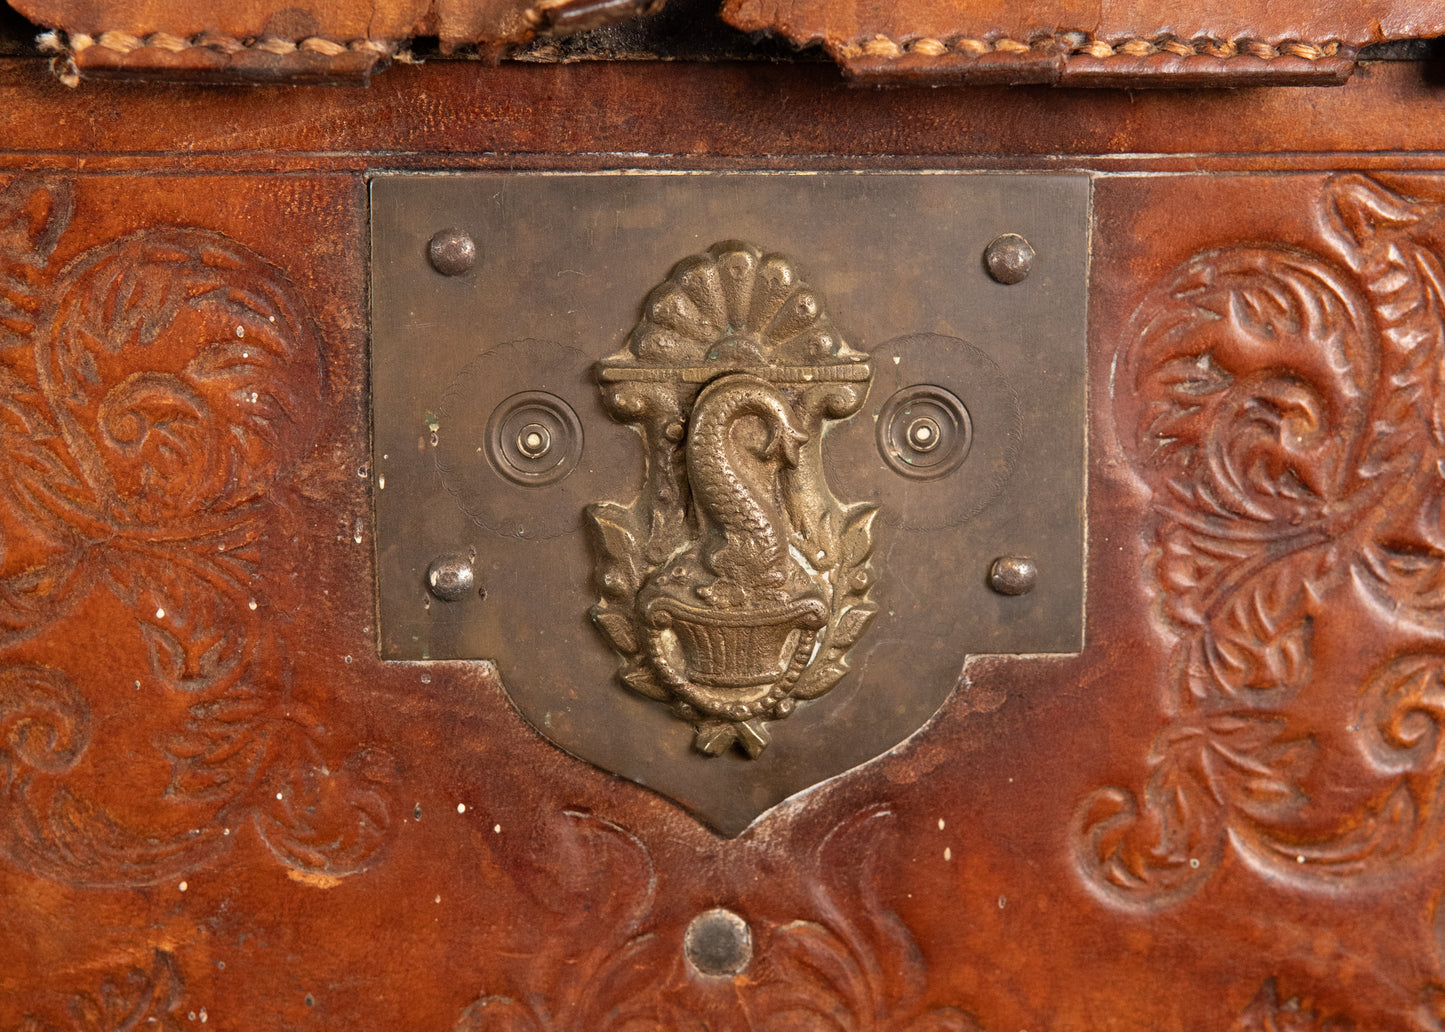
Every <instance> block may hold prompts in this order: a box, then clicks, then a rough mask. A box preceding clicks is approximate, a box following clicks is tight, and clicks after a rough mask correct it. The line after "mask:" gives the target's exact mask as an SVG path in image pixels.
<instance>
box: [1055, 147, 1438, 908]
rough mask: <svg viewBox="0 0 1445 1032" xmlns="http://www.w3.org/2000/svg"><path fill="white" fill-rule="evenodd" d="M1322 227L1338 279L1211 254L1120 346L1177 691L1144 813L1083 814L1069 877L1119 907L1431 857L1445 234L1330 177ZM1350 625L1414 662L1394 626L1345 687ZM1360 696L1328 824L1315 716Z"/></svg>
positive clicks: (1090, 805) (1310, 265) (1093, 800)
mask: <svg viewBox="0 0 1445 1032" xmlns="http://www.w3.org/2000/svg"><path fill="white" fill-rule="evenodd" d="M1324 217H1325V220H1326V221H1327V222H1328V224H1329V226H1330V231H1331V233H1332V234H1333V239H1334V242H1335V243H1336V244H1337V245H1338V247H1339V249H1340V252H1341V255H1342V258H1343V263H1342V264H1340V265H1337V264H1335V263H1333V262H1331V261H1329V260H1328V259H1326V258H1324V257H1322V256H1318V255H1313V254H1310V253H1307V252H1305V251H1302V250H1298V249H1295V248H1285V247H1271V246H1252V247H1237V248H1230V249H1224V250H1214V251H1205V252H1201V253H1200V254H1198V255H1196V256H1195V257H1194V258H1192V259H1190V260H1189V261H1187V262H1185V263H1184V265H1182V266H1181V267H1180V268H1179V269H1177V270H1176V271H1175V272H1174V273H1173V274H1172V275H1171V276H1170V277H1168V278H1167V279H1166V280H1164V281H1163V282H1161V283H1160V284H1159V285H1158V286H1157V287H1156V288H1155V289H1154V290H1153V291H1152V292H1151V293H1150V294H1149V296H1148V297H1147V298H1146V299H1145V301H1144V302H1143V303H1142V304H1141V305H1140V307H1139V309H1138V311H1137V312H1136V314H1135V316H1134V319H1133V321H1132V322H1131V323H1130V326H1129V329H1128V331H1127V337H1126V342H1125V345H1124V351H1123V354H1122V356H1121V358H1120V360H1119V362H1118V365H1117V369H1118V372H1119V376H1120V382H1121V383H1122V384H1127V385H1128V389H1127V390H1123V391H1121V392H1120V393H1119V394H1118V395H1117V396H1116V416H1117V418H1118V421H1119V425H1120V435H1119V439H1120V440H1121V441H1122V442H1123V443H1124V446H1125V449H1126V451H1127V452H1128V457H1129V460H1130V462H1131V463H1132V464H1133V466H1134V468H1135V469H1136V470H1137V471H1138V472H1139V473H1140V475H1141V476H1142V477H1143V478H1144V480H1145V481H1146V482H1147V483H1148V484H1149V486H1150V487H1151V489H1152V491H1153V505H1154V512H1153V517H1152V531H1153V534H1154V539H1155V546H1156V547H1155V552H1154V563H1153V565H1152V570H1151V572H1152V577H1153V582H1152V588H1153V590H1154V591H1155V592H1156V593H1157V594H1158V595H1159V596H1160V598H1161V601H1162V607H1161V611H1162V613H1163V614H1164V615H1165V617H1166V618H1167V620H1168V626H1167V631H1168V633H1169V634H1170V635H1172V636H1173V637H1174V639H1175V642H1176V644H1175V669H1176V671H1177V682H1176V685H1175V687H1174V689H1173V690H1172V691H1171V692H1170V693H1169V694H1168V695H1167V696H1166V699H1165V708H1166V710H1167V712H1168V713H1169V714H1170V720H1171V723H1170V725H1169V726H1168V727H1167V728H1166V729H1165V730H1163V731H1161V732H1160V734H1159V735H1158V737H1157V738H1156V740H1155V743H1154V747H1153V749H1152V750H1151V752H1150V755H1149V758H1148V760H1149V766H1150V773H1149V776H1148V780H1147V783H1146V785H1145V787H1144V789H1143V792H1142V794H1141V795H1140V796H1137V797H1136V796H1135V794H1134V793H1132V792H1130V791H1128V790H1126V789H1122V788H1106V789H1101V790H1099V791H1097V792H1095V793H1093V794H1091V795H1090V796H1089V797H1088V798H1087V799H1086V800H1084V801H1083V802H1082V803H1081V805H1080V808H1079V810H1078V812H1077V816H1076V820H1075V825H1074V830H1073V840H1074V844H1075V850H1076V854H1075V855H1076V857H1077V858H1078V862H1079V866H1080V870H1081V871H1082V872H1083V874H1084V875H1085V879H1086V883H1087V884H1089V885H1091V886H1093V887H1094V888H1095V889H1096V890H1098V891H1099V892H1100V893H1101V894H1103V895H1104V896H1105V897H1106V898H1108V899H1110V900H1111V901H1113V902H1116V903H1121V904H1124V905H1132V906H1159V905H1165V904H1168V903H1172V902H1175V901H1177V900H1179V899H1181V898H1183V897H1185V896H1187V895H1189V894H1190V893H1192V892H1194V891H1197V890H1198V888H1199V887H1200V886H1201V885H1202V884H1203V883H1204V882H1205V881H1206V880H1207V879H1208V877H1209V875H1210V873H1211V870H1212V869H1213V868H1214V867H1215V866H1216V865H1217V863H1218V861H1219V859H1220V858H1221V857H1222V855H1223V851H1224V849H1225V848H1226V844H1229V845H1232V846H1233V847H1234V848H1235V849H1236V850H1237V851H1238V852H1239V853H1240V854H1241V855H1242V856H1244V857H1245V858H1247V859H1248V860H1249V861H1250V862H1251V863H1252V864H1255V865H1259V866H1261V867H1263V868H1265V869H1267V870H1269V871H1271V872H1272V873H1273V874H1275V875H1276V876H1281V877H1285V878H1288V879H1291V880H1295V881H1300V880H1303V881H1305V882H1312V883H1322V882H1323V883H1332V884H1341V883H1345V882H1351V881H1361V880H1365V881H1369V882H1378V881H1380V880H1382V879H1386V880H1387V879H1390V878H1393V877H1397V876H1399V875H1401V874H1402V873H1404V872H1406V871H1408V870H1410V869H1412V868H1414V867H1417V866H1418V865H1419V864H1421V863H1423V862H1425V861H1427V860H1429V859H1430V858H1432V857H1435V856H1438V854H1439V851H1440V849H1441V846H1442V844H1445V820H1442V811H1441V808H1440V801H1441V800H1440V795H1441V791H1442V781H1441V778H1442V774H1445V771H1442V769H1441V759H1440V756H1439V753H1440V749H1439V747H1438V738H1439V733H1440V720H1441V716H1442V711H1441V709H1440V705H1441V698H1442V694H1445V693H1442V691H1441V689H1440V687H1439V686H1440V683H1441V682H1440V660H1439V658H1438V656H1437V655H1436V652H1437V651H1439V652H1445V623H1442V621H1441V586H1442V584H1445V528H1442V526H1441V502H1442V491H1441V486H1440V481H1439V477H1438V475H1437V474H1436V469H1437V467H1438V464H1439V463H1440V461H1441V460H1442V459H1445V433H1442V421H1441V415H1440V413H1441V406H1442V404H1445V401H1442V396H1445V391H1442V383H1445V378H1442V375H1441V370H1442V362H1445V262H1442V259H1441V257H1440V255H1441V253H1442V250H1445V219H1442V206H1441V205H1439V204H1438V203H1435V202H1427V201H1423V200H1420V199H1418V198H1414V197H1410V196H1407V195H1406V194H1404V193H1401V192H1399V191H1397V190H1394V189H1392V188H1390V187H1388V186H1385V185H1384V184H1382V183H1380V182H1378V181H1376V180H1373V179H1369V178H1367V177H1364V176H1356V175H1349V176H1340V177H1336V178H1335V179H1334V180H1333V181H1332V182H1331V185H1330V188H1329V190H1328V191H1327V196H1326V199H1325V204H1324ZM1346 610H1348V611H1350V612H1357V613H1359V614H1361V617H1360V618H1361V619H1369V618H1371V617H1370V616H1369V615H1368V614H1371V613H1380V614H1381V617H1380V618H1381V619H1388V620H1389V621H1390V622H1391V625H1392V626H1398V625H1399V623H1400V621H1401V620H1404V621H1406V623H1407V626H1409V627H1411V628H1413V629H1412V630H1411V631H1410V635H1409V636H1408V637H1407V639H1406V643H1405V644H1403V645H1395V644H1392V638H1391V633H1390V631H1389V630H1388V629H1382V631H1381V633H1380V635H1379V636H1378V638H1377V639H1376V640H1378V641H1379V642H1380V643H1381V644H1380V646H1379V647H1380V649H1381V654H1380V656H1379V658H1378V660H1377V661H1376V663H1375V666H1374V669H1373V671H1372V672H1370V673H1368V674H1366V675H1364V676H1363V677H1362V678H1361V680H1359V681H1358V682H1357V683H1353V684H1343V685H1337V684H1334V683H1333V682H1332V681H1331V673H1332V671H1331V670H1329V669H1327V668H1326V667H1325V666H1322V665H1321V664H1320V663H1319V662H1318V660H1317V657H1318V655H1319V653H1320V651H1321V649H1322V648H1323V647H1324V643H1325V642H1327V640H1328V637H1327V636H1326V637H1321V635H1323V634H1325V632H1323V631H1322V630H1321V627H1322V626H1324V625H1327V624H1328V623H1329V621H1331V620H1336V621H1338V620H1340V619H1342V618H1341V617H1340V616H1339V614H1340V613H1341V612H1343V611H1346ZM1387 613H1388V614H1390V615H1389V616H1388V617H1387V616H1385V615H1384V614H1387ZM1336 626H1338V625H1336ZM1334 633H1336V634H1338V633H1340V632H1339V631H1338V630H1336V631H1335V632H1334ZM1356 633H1358V632H1356ZM1392 649H1393V651H1391V650H1392ZM1351 698H1352V699H1354V700H1355V702H1354V706H1353V707H1351V711H1348V712H1345V713H1342V714H1341V717H1342V718H1343V719H1341V723H1342V724H1346V723H1347V727H1346V728H1345V732H1344V734H1345V736H1346V737H1347V738H1349V739H1351V740H1352V741H1353V742H1354V743H1355V746H1356V750H1357V752H1358V755H1359V756H1360V757H1361V759H1362V760H1363V766H1362V768H1361V769H1360V772H1359V774H1358V775H1356V776H1355V777H1354V778H1353V779H1352V781H1351V788H1350V794H1351V795H1352V798H1353V804H1352V805H1351V806H1349V807H1348V808H1347V809H1345V810H1343V811H1341V810H1340V809H1338V806H1337V805H1336V808H1334V809H1330V810H1328V811H1322V810H1321V807H1320V806H1319V805H1318V804H1317V802H1316V799H1315V795H1316V793H1315V791H1314V790H1313V789H1311V788H1310V787H1309V786H1310V785H1311V779H1312V778H1314V777H1315V776H1316V775H1315V771H1316V770H1317V769H1319V768H1320V767H1321V765H1322V764H1323V763H1325V762H1326V761H1328V762H1331V763H1339V762H1344V755H1342V754H1341V753H1339V751H1338V750H1339V746H1338V745H1336V744H1335V742H1336V739H1335V738H1333V737H1332V738H1330V748H1331V751H1330V752H1328V753H1326V752H1325V751H1324V747H1325V744H1326V739H1325V738H1324V737H1322V736H1324V735H1325V734H1326V732H1325V731H1323V730H1322V729H1321V728H1320V727H1319V726H1318V724H1319V722H1320V721H1322V720H1324V719H1325V718H1323V717H1320V718H1316V717H1314V716H1312V711H1313V710H1318V709H1320V708H1321V707H1333V706H1338V705H1339V704H1340V703H1342V702H1345V701H1347V700H1349V699H1351ZM1328 734H1329V735H1331V736H1335V735H1337V734H1338V732H1334V731H1330V732H1328Z"/></svg>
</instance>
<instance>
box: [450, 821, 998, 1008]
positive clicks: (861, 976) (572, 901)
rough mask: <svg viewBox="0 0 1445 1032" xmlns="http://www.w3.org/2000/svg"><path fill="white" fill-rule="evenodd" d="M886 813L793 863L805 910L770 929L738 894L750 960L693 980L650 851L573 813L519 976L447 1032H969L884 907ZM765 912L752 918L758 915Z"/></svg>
mask: <svg viewBox="0 0 1445 1032" xmlns="http://www.w3.org/2000/svg"><path fill="white" fill-rule="evenodd" d="M892 820H893V814H892V813H891V811H889V810H888V809H886V808H885V807H883V806H872V807H868V808H865V809H863V810H860V811H858V812H857V813H855V814H853V815H852V816H850V817H849V818H847V819H845V820H844V821H842V822H841V823H839V824H838V825H837V826H836V827H834V828H833V829H831V830H830V831H829V832H828V833H827V834H826V835H825V836H824V837H823V839H822V841H821V842H819V843H818V844H817V845H816V846H815V847H814V848H813V849H812V850H811V851H810V852H809V853H806V854H803V855H802V856H800V858H799V861H798V874H799V884H800V885H803V886H806V889H807V893H806V898H807V905H808V909H807V911H805V912H803V913H801V914H799V913H789V914H786V915H768V916H764V915H763V914H762V913H761V912H755V911H754V907H753V906H751V905H749V901H748V900H747V898H746V895H747V894H746V891H745V890H742V889H740V888H737V887H732V886H729V887H728V888H727V889H726V890H724V889H723V888H722V887H719V891H722V892H724V893H725V894H726V895H740V896H742V897H743V898H741V899H739V901H738V903H739V904H740V905H739V910H741V911H742V913H743V914H744V915H746V918H747V922H748V923H749V924H750V925H751V927H752V934H753V935H754V936H757V937H758V946H757V948H756V950H755V951H754V952H753V954H752V960H751V964H750V966H747V967H746V968H745V969H743V970H741V971H740V972H739V973H738V975H737V977H734V978H728V977H726V976H717V975H708V976H703V977H702V978H701V979H700V978H699V975H698V973H697V972H695V971H692V970H691V969H690V968H689V962H688V961H686V960H685V959H684V953H685V951H684V946H683V943H684V935H683V932H682V929H679V928H673V927H670V926H668V925H667V924H665V923H662V922H661V921H659V919H658V917H657V915H656V914H655V913H654V909H655V906H656V903H657V900H658V897H659V886H658V874H657V871H656V869H655V867H654V865H653V863H652V859H651V855H650V853H649V851H648V849H647V847H646V846H645V845H644V844H643V843H642V842H641V841H640V840H639V839H638V838H637V837H636V836H634V835H633V834H632V833H630V832H629V831H627V830H626V829H624V828H622V827H620V826H618V825H616V824H613V823H612V822H610V821H607V820H604V819H602V818H599V817H597V816H595V815H592V814H589V813H585V812H581V811H567V812H565V813H564V814H563V815H562V820H561V821H560V822H555V821H554V822H552V823H551V824H549V825H548V827H547V828H546V830H545V832H544V834H543V836H542V837H541V838H540V840H539V842H538V846H537V860H536V861H535V862H534V863H532V864H522V865H518V864H513V865H512V872H513V876H514V878H515V879H516V880H517V883H518V888H519V889H520V890H521V891H522V892H523V893H524V894H525V895H526V896H528V897H529V898H530V899H532V900H533V901H534V902H536V903H537V904H538V907H539V909H540V910H541V911H542V912H543V913H544V914H547V915H549V916H548V919H547V920H546V921H544V922H541V923H539V925H538V926H536V927H534V928H533V932H534V934H535V935H537V936H538V938H539V941H546V942H549V943H552V944H556V943H559V942H563V943H570V944H573V948H572V949H571V950H569V951H562V955H560V956H559V955H557V954H558V951H556V950H555V949H550V950H539V951H538V952H537V953H536V954H533V953H531V952H529V951H528V952H525V953H524V955H525V956H526V957H527V958H528V963H527V965H526V967H525V969H524V970H521V971H519V972H518V975H517V977H515V978H513V979H511V980H508V981H505V982H503V983H502V984H493V985H489V986H487V987H486V991H485V992H484V993H482V994H481V995H479V996H478V997H477V998H476V999H475V1000H474V1001H473V1002H472V1003H470V1004H468V1005H467V1006H466V1007H465V1008H463V1010H462V1011H461V1013H460V1014H459V1016H458V1019H457V1022H456V1025H455V1032H580V1030H584V1029H585V1030H588V1032H602V1030H621V1032H641V1030H643V1029H647V1030H652V1032H661V1030H667V1032H676V1030H682V1029H698V1030H702V1029H738V1030H756V1032H764V1030H769V1032H787V1030H793V1029H798V1028H837V1029H854V1030H859V1032H863V1030H868V1032H979V1026H978V1024H977V1022H976V1021H975V1020H974V1019H973V1017H972V1016H971V1015H969V1014H968V1013H967V1012H966V1011H963V1010H960V1009H958V1008H954V1007H946V1006H945V1007H940V1006H936V1005H933V1004H931V1003H930V1002H929V1001H928V984H927V970H926V967H925V963H924V958H923V956H922V954H921V952H920V951H919V948H918V944H917V942H915V940H914V939H913V936H912V935H911V933H910V932H909V929H908V928H907V927H906V926H905V925H904V924H903V922H902V921H901V920H900V918H899V916H898V915H897V914H896V913H895V912H894V911H893V910H892V909H890V907H889V906H888V905H887V903H886V902H885V901H884V900H883V899H882V898H881V896H880V895H879V887H880V886H882V885H886V884H887V879H886V878H885V877H880V876H879V873H880V872H879V870H875V866H878V867H879V868H880V870H881V865H885V864H887V863H888V862H889V861H888V858H887V850H886V848H885V847H886V845H887V843H888V841H889V838H890V836H889V826H890V824H891V822H892ZM766 905H767V904H766V903H765V902H764V901H762V900H759V901H758V903H757V904H756V908H759V909H760V908H763V907H766Z"/></svg>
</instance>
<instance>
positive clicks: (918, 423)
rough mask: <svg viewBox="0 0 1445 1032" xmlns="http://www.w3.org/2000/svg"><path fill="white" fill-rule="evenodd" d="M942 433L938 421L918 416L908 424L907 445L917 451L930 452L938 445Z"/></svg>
mask: <svg viewBox="0 0 1445 1032" xmlns="http://www.w3.org/2000/svg"><path fill="white" fill-rule="evenodd" d="M942 436H943V433H942V431H941V430H940V429H939V426H938V421H937V420H935V419H932V418H930V417H928V416H919V417H918V418H917V419H915V420H914V421H913V422H912V423H910V424H908V435H907V441H908V447H910V448H912V449H913V450H914V451H917V452H930V451H933V449H935V448H937V447H938V442H939V440H940V439H941V438H942Z"/></svg>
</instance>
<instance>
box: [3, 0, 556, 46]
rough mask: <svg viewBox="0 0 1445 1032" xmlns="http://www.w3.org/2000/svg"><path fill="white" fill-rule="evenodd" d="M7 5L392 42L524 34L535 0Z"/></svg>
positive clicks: (81, 17) (176, 25)
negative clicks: (423, 37) (425, 38)
mask: <svg viewBox="0 0 1445 1032" xmlns="http://www.w3.org/2000/svg"><path fill="white" fill-rule="evenodd" d="M12 6H13V7H14V8H15V9H16V10H18V11H19V12H20V13H21V14H23V15H25V16H26V17H27V18H29V19H31V20H32V21H34V22H35V23H36V24H38V25H44V26H46V27H49V28H54V29H61V30H64V31H65V32H68V33H84V34H87V35H90V36H97V37H98V36H100V35H102V34H104V33H107V32H117V33H123V34H126V35H131V36H138V37H147V36H151V35H153V34H155V33H164V34H166V35H170V36H179V37H182V38H186V39H190V38H193V37H200V36H203V35H205V34H215V35H218V36H222V37H232V38H234V39H237V40H248V39H258V38H267V37H269V38H275V39H280V40H289V41H292V42H299V41H300V40H303V39H309V38H318V37H319V38H321V39H326V40H331V41H334V42H340V43H348V42H351V41H354V40H378V41H397V40H406V39H412V38H414V37H417V36H437V37H440V39H441V40H442V41H443V43H445V44H448V45H455V44H462V43H484V44H495V43H504V42H516V41H519V40H523V39H527V38H529V37H530V36H531V34H532V32H533V31H534V28H535V25H536V22H537V18H536V16H535V15H533V16H532V17H530V18H529V17H528V12H529V11H530V10H532V9H533V8H535V7H536V6H537V4H536V3H535V2H533V0H377V2H375V3H372V2H365V3H362V2H358V0H320V2H318V3H310V2H308V3H306V4H304V5H296V4H290V3H282V2H279V0H240V2H238V3H224V4H211V3H190V2H180V3H177V2H173V0H117V2H115V3H110V2H101V3H96V2H94V0H15V2H13V3H12Z"/></svg>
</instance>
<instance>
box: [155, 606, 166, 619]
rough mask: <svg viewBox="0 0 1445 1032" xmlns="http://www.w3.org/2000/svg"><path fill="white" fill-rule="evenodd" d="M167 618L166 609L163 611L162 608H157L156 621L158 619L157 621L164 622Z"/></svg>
mask: <svg viewBox="0 0 1445 1032" xmlns="http://www.w3.org/2000/svg"><path fill="white" fill-rule="evenodd" d="M165 618H166V611H165V610H164V609H161V608H159V607H157V608H156V619H157V620H164V619H165Z"/></svg>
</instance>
